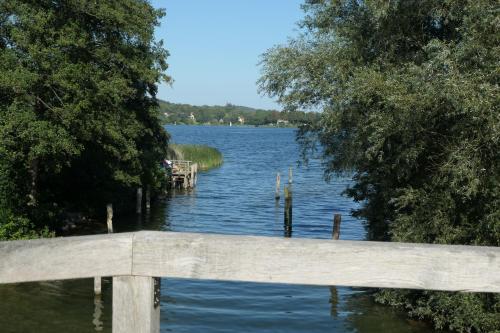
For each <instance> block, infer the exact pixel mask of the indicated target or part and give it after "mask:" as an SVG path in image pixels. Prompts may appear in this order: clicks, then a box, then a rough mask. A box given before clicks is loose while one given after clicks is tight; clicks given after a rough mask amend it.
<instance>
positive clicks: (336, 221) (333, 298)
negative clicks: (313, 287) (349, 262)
mask: <svg viewBox="0 0 500 333" xmlns="http://www.w3.org/2000/svg"><path fill="white" fill-rule="evenodd" d="M341 220H342V215H340V214H335V215H334V216H333V230H332V239H334V240H338V239H339V238H340V222H341ZM329 302H330V315H331V316H332V317H335V318H336V317H337V316H338V310H337V305H338V302H339V295H338V291H337V287H335V286H330V301H329Z"/></svg>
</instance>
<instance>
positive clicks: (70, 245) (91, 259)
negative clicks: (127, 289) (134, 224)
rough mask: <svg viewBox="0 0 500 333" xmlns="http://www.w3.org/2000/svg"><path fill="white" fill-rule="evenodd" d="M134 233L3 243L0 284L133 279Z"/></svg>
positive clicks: (1, 247)
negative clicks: (118, 277) (94, 278)
mask: <svg viewBox="0 0 500 333" xmlns="http://www.w3.org/2000/svg"><path fill="white" fill-rule="evenodd" d="M132 237H133V234H132V233H123V234H106V235H98V236H80V237H60V238H50V239H34V240H23V241H9V242H0V283H17V282H28V281H48V280H64V279H77V278H90V277H95V276H113V275H130V273H131V270H132Z"/></svg>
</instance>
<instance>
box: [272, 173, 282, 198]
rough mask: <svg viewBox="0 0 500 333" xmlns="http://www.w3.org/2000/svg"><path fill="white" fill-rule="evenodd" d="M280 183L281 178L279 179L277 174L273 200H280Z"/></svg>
mask: <svg viewBox="0 0 500 333" xmlns="http://www.w3.org/2000/svg"><path fill="white" fill-rule="evenodd" d="M280 182H281V178H280V173H279V172H278V173H277V174H276V192H275V194H274V199H276V200H279V199H280Z"/></svg>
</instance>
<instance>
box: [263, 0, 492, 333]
mask: <svg viewBox="0 0 500 333" xmlns="http://www.w3.org/2000/svg"><path fill="white" fill-rule="evenodd" d="M303 8H304V10H305V12H306V15H305V18H304V20H303V21H302V22H301V24H300V26H301V27H302V28H303V33H302V34H301V35H300V37H298V38H296V39H294V40H290V41H289V42H288V43H287V44H286V45H283V46H278V47H275V48H273V49H271V50H269V51H268V52H267V53H266V54H264V57H263V76H262V79H261V81H260V83H261V89H262V90H263V91H264V92H267V93H269V94H270V95H271V96H274V97H277V98H278V99H279V101H280V102H281V103H282V104H283V105H284V107H285V108H286V109H288V110H294V109H297V108H308V107H318V108H322V109H323V113H322V119H321V121H320V122H318V123H317V125H316V126H309V127H307V128H303V129H302V131H301V132H300V134H299V140H300V142H301V143H302V144H303V147H304V148H305V150H307V149H308V148H312V149H314V147H315V146H317V145H320V146H322V148H323V149H322V150H320V151H321V152H322V153H323V156H322V157H323V161H324V165H325V168H326V172H327V175H331V174H335V173H343V172H345V171H348V172H352V171H354V173H355V175H354V178H353V181H354V184H353V186H352V187H351V188H349V189H348V190H347V191H346V194H347V195H348V196H350V197H352V198H353V199H354V200H357V201H360V202H363V203H364V205H363V207H362V208H361V209H360V210H358V211H357V212H355V214H356V215H357V216H361V217H364V218H366V219H367V222H368V223H367V229H368V236H369V238H370V239H379V240H380V239H383V240H393V241H402V242H417V243H420V242H423V243H438V244H471V245H490V246H499V245H500V117H499V96H500V91H499V85H498V83H499V78H500V77H499V68H500V67H499V59H500V48H499V45H500V34H499V32H498V22H499V15H498V14H499V10H500V7H499V3H498V1H493V0H442V1H441V0H419V1H410V0H407V1H377V0H373V1H358V0H336V1H326V0H306V1H305V4H304V5H303ZM464 269H467V268H464ZM377 300H378V301H380V302H383V303H387V304H392V305H395V306H399V307H401V308H403V309H404V310H406V311H408V313H409V314H410V315H411V316H413V317H416V318H420V319H422V318H424V319H426V320H430V321H432V322H433V323H434V325H435V326H436V327H437V328H440V329H441V328H443V329H446V328H449V329H452V330H456V331H459V332H498V329H499V328H500V295H498V294H466V293H446V292H430V291H399V290H392V291H390V290H385V291H382V292H380V293H378V294H377Z"/></svg>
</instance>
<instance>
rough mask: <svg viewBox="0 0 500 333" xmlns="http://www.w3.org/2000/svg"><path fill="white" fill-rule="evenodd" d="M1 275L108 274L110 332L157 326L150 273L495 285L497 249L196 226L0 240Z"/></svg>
mask: <svg viewBox="0 0 500 333" xmlns="http://www.w3.org/2000/svg"><path fill="white" fill-rule="evenodd" d="M0 253H1V258H0V283H19V282H28V281H47V280H62V279H76V278H90V277H94V276H112V277H113V305H112V306H113V332H115V333H122V332H127V333H128V332H134V333H137V332H148V333H150V332H158V331H159V323H160V319H159V307H158V306H155V302H154V296H155V295H154V289H155V279H154V277H176V278H191V279H209V280H230V281H249V282H265V283H292V284H305V285H337V286H357V287H380V288H408V289H428V290H449V291H463V292H496V293H498V292H500V248H498V247H478V246H453V245H426V244H407V243H381V242H362V241H331V240H313V239H283V238H272V237H254V236H228V235H210V234H193V233H172V232H151V231H141V232H136V233H122V234H108V235H99V236H82V237H67V238H54V239H39V240H27V241H11V242H0Z"/></svg>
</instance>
